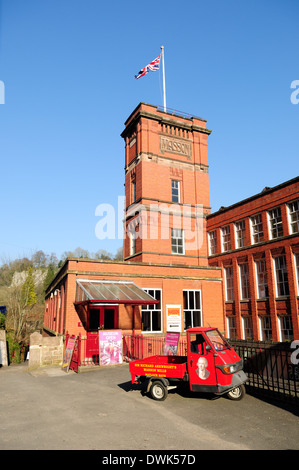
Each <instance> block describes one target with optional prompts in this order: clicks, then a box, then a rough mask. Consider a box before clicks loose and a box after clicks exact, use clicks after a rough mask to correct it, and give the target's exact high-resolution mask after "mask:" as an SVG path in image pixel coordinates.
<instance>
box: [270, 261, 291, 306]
mask: <svg viewBox="0 0 299 470" xmlns="http://www.w3.org/2000/svg"><path fill="white" fill-rule="evenodd" d="M274 265H275V277H276V293H277V296H278V297H281V296H284V295H289V282H288V271H287V263H286V257H285V255H281V256H277V257H276V258H274Z"/></svg>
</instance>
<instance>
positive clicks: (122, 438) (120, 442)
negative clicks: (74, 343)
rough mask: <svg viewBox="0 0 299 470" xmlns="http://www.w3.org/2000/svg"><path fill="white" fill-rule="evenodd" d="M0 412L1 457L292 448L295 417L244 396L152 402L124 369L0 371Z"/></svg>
mask: <svg viewBox="0 0 299 470" xmlns="http://www.w3.org/2000/svg"><path fill="white" fill-rule="evenodd" d="M0 407H1V408H0V449H1V450H115V451H116V450H118V451H125V450H135V451H137V450H143V451H152V450H161V451H162V450H164V451H169V452H170V453H177V452H178V451H183V450H189V451H192V450H194V451H195V450H196V451H199V450H287V449H289V450H298V449H299V423H298V415H296V411H295V410H286V409H282V408H281V407H278V406H276V405H274V404H269V403H266V402H264V401H262V400H260V399H258V398H256V397H253V396H250V395H249V394H247V395H246V396H245V398H244V399H243V400H241V401H239V402H234V401H230V400H228V399H227V398H225V397H220V398H219V397H217V398H215V397H213V396H211V395H209V396H207V395H202V394H191V393H183V394H182V393H177V392H175V391H171V392H169V395H168V397H167V399H166V400H165V401H164V402H156V401H154V400H153V399H151V398H149V397H148V396H147V395H145V394H144V393H143V389H142V387H141V386H136V385H132V384H131V377H130V374H129V368H128V365H127V364H123V365H119V366H113V367H111V366H107V367H101V368H99V369H98V370H96V371H90V372H86V373H79V374H76V373H74V372H72V371H71V372H68V373H65V372H63V371H62V370H61V369H60V368H39V369H36V370H33V371H29V370H28V369H27V365H26V364H22V365H11V366H9V367H6V368H1V369H0ZM172 463H173V462H172ZM129 466H130V465H129Z"/></svg>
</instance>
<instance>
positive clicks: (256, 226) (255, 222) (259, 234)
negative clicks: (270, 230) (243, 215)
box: [250, 214, 264, 243]
mask: <svg viewBox="0 0 299 470" xmlns="http://www.w3.org/2000/svg"><path fill="white" fill-rule="evenodd" d="M250 221H251V234H252V241H253V243H259V242H262V241H264V231H263V222H262V214H257V215H255V216H253V217H251V219H250Z"/></svg>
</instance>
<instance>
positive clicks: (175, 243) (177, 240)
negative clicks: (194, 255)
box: [171, 228, 184, 255]
mask: <svg viewBox="0 0 299 470" xmlns="http://www.w3.org/2000/svg"><path fill="white" fill-rule="evenodd" d="M171 253H172V254H173V255H183V254H184V230H181V229H179V228H172V229H171Z"/></svg>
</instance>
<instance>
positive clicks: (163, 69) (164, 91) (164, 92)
mask: <svg viewBox="0 0 299 470" xmlns="http://www.w3.org/2000/svg"><path fill="white" fill-rule="evenodd" d="M161 49H162V71H163V105H164V113H166V87H165V65H164V46H161Z"/></svg>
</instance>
